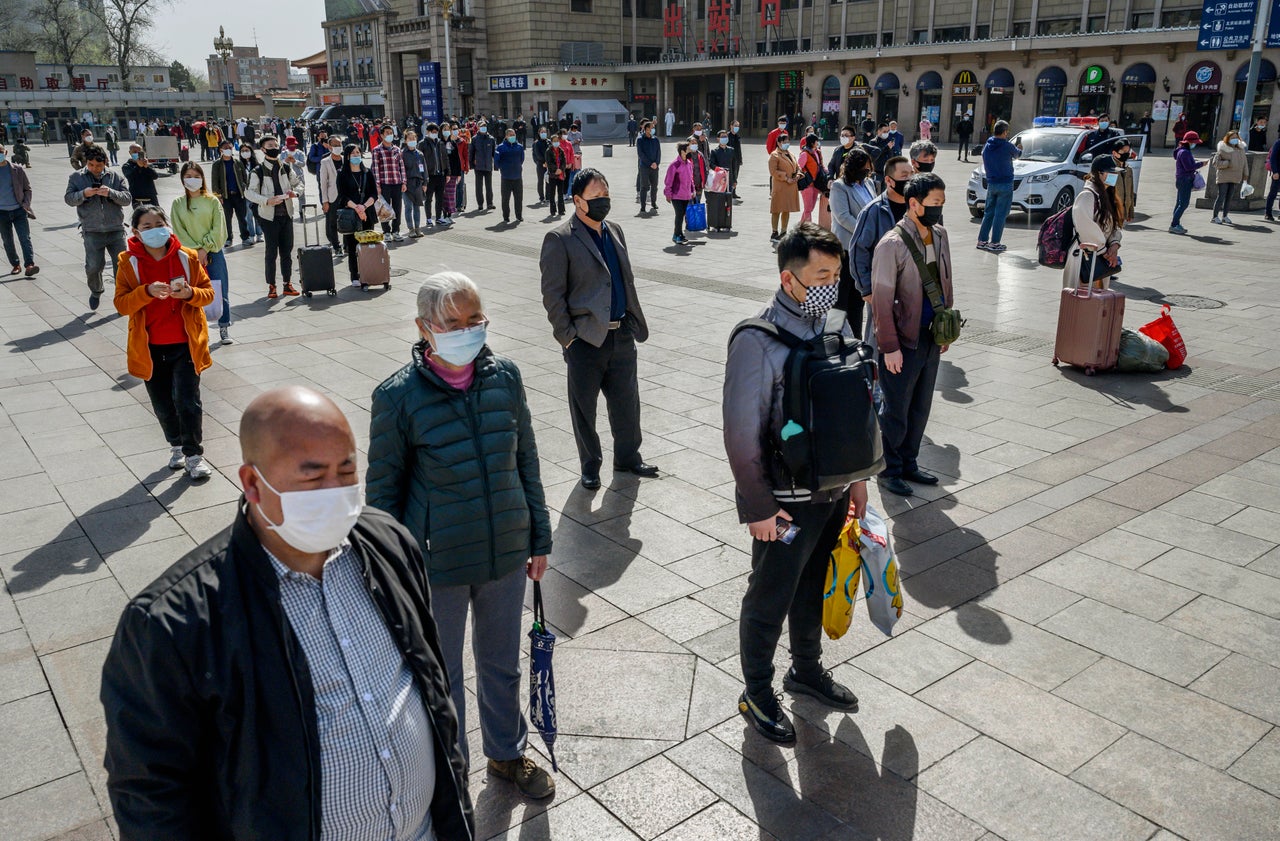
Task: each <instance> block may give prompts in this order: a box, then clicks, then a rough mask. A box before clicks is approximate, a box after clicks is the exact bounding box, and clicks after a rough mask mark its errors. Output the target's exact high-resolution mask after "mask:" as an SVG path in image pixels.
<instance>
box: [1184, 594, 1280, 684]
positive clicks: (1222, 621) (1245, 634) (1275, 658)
mask: <svg viewBox="0 0 1280 841" xmlns="http://www.w3.org/2000/svg"><path fill="white" fill-rule="evenodd" d="M1163 624H1165V625H1168V626H1169V627H1171V628H1177V629H1178V630H1179V631H1182V632H1183V633H1186V634H1191V635H1192V636H1193V637H1199V638H1200V639H1202V640H1205V641H1206V642H1211V643H1213V644H1215V645H1220V646H1222V647H1223V648H1227V649H1230V650H1231V651H1234V652H1235V653H1237V654H1244V655H1247V656H1249V657H1252V658H1253V659H1255V660H1261V661H1262V662H1264V663H1269V664H1271V665H1272V666H1276V667H1280V620H1277V619H1272V618H1271V617H1270V616H1263V615H1262V614H1260V613H1255V612H1254V611H1252V610H1247V609H1245V608H1243V607H1239V606H1238V605H1234V604H1228V603H1227V602H1224V601H1219V600H1218V599H1215V598H1213V597H1212V596H1203V595H1202V596H1200V597H1199V598H1197V599H1196V600H1195V601H1193V602H1191V603H1190V604H1188V605H1187V606H1185V607H1183V608H1181V609H1180V610H1178V611H1176V612H1175V613H1173V614H1172V615H1171V616H1169V617H1168V618H1166V619H1165V620H1164V622H1163Z"/></svg>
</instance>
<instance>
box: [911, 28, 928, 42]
mask: <svg viewBox="0 0 1280 841" xmlns="http://www.w3.org/2000/svg"><path fill="white" fill-rule="evenodd" d="M908 43H911V44H927V43H929V30H927V29H913V30H911V40H910V41H909V42H908Z"/></svg>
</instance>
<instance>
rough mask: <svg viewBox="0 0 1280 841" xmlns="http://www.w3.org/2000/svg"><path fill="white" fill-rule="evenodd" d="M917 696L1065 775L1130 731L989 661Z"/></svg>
mask: <svg viewBox="0 0 1280 841" xmlns="http://www.w3.org/2000/svg"><path fill="white" fill-rule="evenodd" d="M916 697H917V698H919V699H920V700H922V701H925V702H927V703H929V704H932V705H933V706H935V707H937V708H938V709H940V710H942V711H943V712H945V713H947V714H948V715H951V716H953V717H955V718H956V719H958V720H960V721H963V722H964V723H965V724H968V725H969V726H970V727H973V728H974V729H976V730H978V731H979V732H981V733H982V734H983V735H984V736H988V737H990V738H993V739H996V740H998V741H1000V742H1003V743H1004V744H1006V745H1008V746H1009V747H1011V748H1013V749H1014V750H1016V751H1018V752H1019V753H1022V754H1025V755H1026V756H1029V757H1031V758H1032V759H1034V760H1036V761H1037V762H1040V763H1042V764H1044V765H1047V766H1049V767H1050V768H1052V769H1054V770H1055V771H1057V772H1058V773H1060V774H1070V773H1071V772H1072V771H1074V770H1075V769H1076V768H1079V767H1080V766H1081V765H1083V764H1084V763H1085V762H1087V761H1088V760H1089V759H1091V758H1093V757H1094V756H1096V755H1097V754H1098V752H1099V751H1101V750H1103V749H1104V748H1105V747H1106V746H1107V745H1110V744H1111V743H1112V742H1114V741H1115V740H1116V739H1118V738H1120V737H1121V736H1122V735H1124V729H1123V728H1121V727H1117V726H1116V725H1114V724H1112V723H1111V722H1109V721H1106V720H1104V719H1102V718H1099V717H1098V716H1096V715H1094V714H1093V713H1091V712H1088V711H1087V710H1085V709H1082V708H1080V707H1078V706H1075V705H1074V704H1069V703H1067V702H1066V701H1063V700H1061V699H1060V698H1056V697H1054V696H1053V695H1050V694H1049V693H1048V692H1045V691H1044V690H1042V689H1037V688H1036V687H1034V686H1032V685H1031V684H1029V683H1024V682H1023V681H1020V680H1018V679H1017V678H1015V677H1012V676H1010V675H1007V674H1005V673H1004V672H1001V671H999V670H998V669H993V668H992V667H991V666H988V665H986V664H985V663H978V662H974V663H970V664H969V665H967V666H965V667H964V668H963V669H960V670H959V671H957V672H954V673H953V674H951V675H948V676H947V677H945V678H943V679H942V680H940V681H938V682H937V683H935V684H933V685H932V686H930V687H928V688H926V689H924V690H922V691H921V692H919V693H917V695H916Z"/></svg>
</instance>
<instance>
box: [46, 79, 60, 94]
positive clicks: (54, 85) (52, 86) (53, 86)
mask: <svg viewBox="0 0 1280 841" xmlns="http://www.w3.org/2000/svg"><path fill="white" fill-rule="evenodd" d="M44 86H45V87H46V88H48V89H49V90H51V91H56V90H58V88H59V87H60V85H59V83H58V80H57V79H55V78H54V77H53V76H45V77H44Z"/></svg>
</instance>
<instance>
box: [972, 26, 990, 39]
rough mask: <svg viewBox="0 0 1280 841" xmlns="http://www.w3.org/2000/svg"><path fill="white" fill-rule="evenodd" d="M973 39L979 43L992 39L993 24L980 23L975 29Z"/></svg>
mask: <svg viewBox="0 0 1280 841" xmlns="http://www.w3.org/2000/svg"><path fill="white" fill-rule="evenodd" d="M973 37H974V38H975V39H976V40H978V41H985V40H987V39H988V38H990V37H991V24H989V23H980V24H978V25H977V26H976V27H974V31H973Z"/></svg>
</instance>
